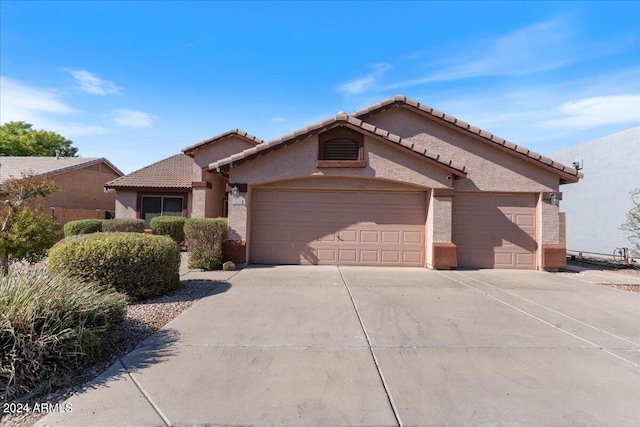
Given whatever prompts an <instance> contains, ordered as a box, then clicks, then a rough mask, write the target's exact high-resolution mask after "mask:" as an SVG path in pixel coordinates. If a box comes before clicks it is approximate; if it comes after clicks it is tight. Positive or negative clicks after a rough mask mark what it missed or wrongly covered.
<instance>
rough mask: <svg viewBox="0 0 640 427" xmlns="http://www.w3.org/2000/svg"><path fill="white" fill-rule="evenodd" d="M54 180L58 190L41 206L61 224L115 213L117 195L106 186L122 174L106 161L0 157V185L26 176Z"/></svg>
mask: <svg viewBox="0 0 640 427" xmlns="http://www.w3.org/2000/svg"><path fill="white" fill-rule="evenodd" d="M27 172H29V173H33V174H35V175H36V176H46V177H49V178H51V180H52V181H53V182H55V184H56V185H57V186H58V188H59V190H58V191H56V192H54V193H52V194H50V195H49V197H48V198H47V199H46V200H42V201H41V202H40V204H41V205H42V207H43V208H44V209H45V211H49V212H51V214H52V215H53V216H54V217H55V218H56V220H57V222H58V223H60V224H65V223H67V222H69V221H73V220H76V219H85V218H105V215H106V213H107V212H110V211H113V206H114V203H115V198H116V197H115V194H109V193H106V192H105V191H104V184H105V183H107V182H108V181H111V180H113V179H114V178H118V177H120V176H122V175H123V173H122V172H121V171H120V170H119V169H118V168H116V167H115V166H114V165H113V164H111V162H109V161H108V160H107V159H104V158H95V157H0V184H1V183H3V182H4V181H5V180H7V179H8V178H9V177H11V176H12V177H15V178H20V177H21V176H22V174H23V173H27Z"/></svg>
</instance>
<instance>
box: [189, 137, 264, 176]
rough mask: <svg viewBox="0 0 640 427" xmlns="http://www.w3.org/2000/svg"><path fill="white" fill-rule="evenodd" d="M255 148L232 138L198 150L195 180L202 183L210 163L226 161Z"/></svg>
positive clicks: (194, 167)
mask: <svg viewBox="0 0 640 427" xmlns="http://www.w3.org/2000/svg"><path fill="white" fill-rule="evenodd" d="M253 146H254V144H251V143H250V142H248V141H246V140H244V139H242V138H240V137H236V136H230V137H227V138H224V139H222V140H220V141H216V142H213V143H211V144H209V145H207V146H204V147H203V148H200V149H198V150H196V151H195V152H194V155H193V161H194V165H193V180H194V181H202V179H203V176H202V169H203V168H205V167H207V166H209V164H210V163H213V162H216V161H218V160H220V159H224V158H226V157H229V156H231V155H232V154H236V153H239V152H241V151H243V150H246V149H247V148H251V147H253Z"/></svg>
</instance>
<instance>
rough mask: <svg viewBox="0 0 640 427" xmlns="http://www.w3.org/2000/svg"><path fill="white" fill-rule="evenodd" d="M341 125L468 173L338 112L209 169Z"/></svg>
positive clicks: (224, 165)
mask: <svg viewBox="0 0 640 427" xmlns="http://www.w3.org/2000/svg"><path fill="white" fill-rule="evenodd" d="M341 124H342V125H346V126H348V127H350V128H353V129H357V130H364V131H365V132H366V133H368V134H370V135H374V136H377V137H380V138H383V139H385V140H386V141H388V142H391V143H393V144H396V145H399V146H401V147H404V148H405V149H408V150H411V151H413V152H415V153H417V154H420V155H422V156H424V157H425V158H426V159H428V160H430V161H432V162H435V163H437V164H439V165H441V166H443V167H445V168H447V169H449V170H451V171H452V172H453V173H454V174H456V175H458V176H465V175H466V174H467V172H466V168H465V166H464V165H462V164H460V163H457V162H454V161H453V160H450V159H447V158H444V157H442V156H440V155H439V154H437V153H432V152H431V151H428V150H420V149H418V148H417V147H416V146H415V145H414V144H413V143H411V142H409V141H406V140H404V139H402V138H400V137H399V136H398V135H394V134H392V133H389V131H386V130H384V129H380V128H377V127H375V126H373V125H372V124H370V123H366V122H364V121H362V120H360V119H358V118H356V117H353V116H350V115H348V114H346V113H343V112H340V113H338V114H337V115H336V116H335V117H333V118H330V119H326V120H323V121H321V122H318V123H315V124H313V125H310V126H307V127H305V128H302V129H299V130H296V131H294V132H292V133H290V134H287V135H284V136H282V137H280V138H277V139H273V140H271V141H269V142H265V143H262V144H258V145H256V146H255V147H252V148H249V149H247V150H244V151H242V152H240V153H237V154H234V155H232V156H230V157H227V158H225V159H221V160H218V161H217V162H214V163H211V164H210V165H209V167H208V169H209V170H218V169H220V170H226V169H229V168H230V167H231V166H232V165H233V164H236V165H237V164H239V163H243V162H245V161H247V160H251V159H253V158H256V157H259V156H261V155H263V154H266V153H267V152H269V151H272V150H274V149H278V148H281V147H284V146H286V145H289V144H291V143H294V142H297V141H300V140H302V139H305V138H307V137H309V136H310V135H314V134H317V133H319V132H322V131H324V130H328V129H331V128H333V127H336V126H338V125H341Z"/></svg>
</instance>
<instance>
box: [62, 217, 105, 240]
mask: <svg viewBox="0 0 640 427" xmlns="http://www.w3.org/2000/svg"><path fill="white" fill-rule="evenodd" d="M103 222H104V220H103V219H79V220H77V221H69V222H68V223H66V224H65V225H64V236H65V237H69V236H75V235H77V234H90V233H97V232H99V231H102V223H103Z"/></svg>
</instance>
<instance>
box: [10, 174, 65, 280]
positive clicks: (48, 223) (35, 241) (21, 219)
mask: <svg viewBox="0 0 640 427" xmlns="http://www.w3.org/2000/svg"><path fill="white" fill-rule="evenodd" d="M56 190H57V187H56V186H55V184H54V183H53V181H51V180H50V179H48V178H44V177H37V176H35V175H33V174H31V173H24V174H22V177H21V178H20V179H18V178H14V177H10V178H9V179H7V180H6V181H5V182H4V183H3V184H2V186H1V187H0V274H3V275H6V274H8V273H9V264H10V263H11V262H13V261H22V260H27V261H29V262H35V261H38V260H40V259H42V257H43V256H44V255H45V253H46V251H47V249H49V248H50V247H51V246H53V244H54V243H55V242H56V240H57V239H58V236H59V235H60V226H59V225H58V224H57V223H56V222H55V219H54V218H52V217H51V216H48V215H45V214H44V213H42V207H41V206H39V205H38V204H37V203H36V202H37V199H38V198H46V197H47V196H48V195H49V194H51V193H53V192H54V191H56Z"/></svg>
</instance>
